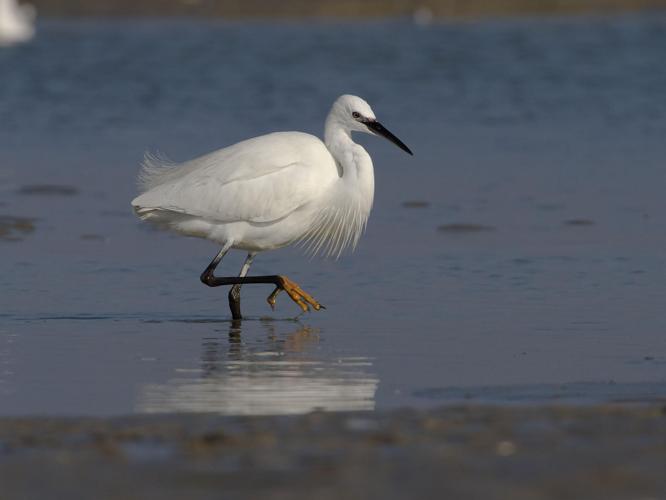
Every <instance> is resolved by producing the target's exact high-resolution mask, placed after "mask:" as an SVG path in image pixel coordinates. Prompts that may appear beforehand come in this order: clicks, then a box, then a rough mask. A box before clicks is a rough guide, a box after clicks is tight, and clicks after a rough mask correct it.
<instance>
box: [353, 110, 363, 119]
mask: <svg viewBox="0 0 666 500" xmlns="http://www.w3.org/2000/svg"><path fill="white" fill-rule="evenodd" d="M352 116H353V117H354V118H356V119H357V120H358V119H359V118H360V117H361V113H359V112H358V111H354V112H353V113H352Z"/></svg>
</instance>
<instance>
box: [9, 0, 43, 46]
mask: <svg viewBox="0 0 666 500" xmlns="http://www.w3.org/2000/svg"><path fill="white" fill-rule="evenodd" d="M34 21H35V8H34V7H33V6H32V5H25V4H24V5H19V4H18V3H17V2H16V0H0V46H2V45H12V44H15V43H20V42H26V41H28V40H30V39H31V38H32V37H33V36H34V35H35V27H34Z"/></svg>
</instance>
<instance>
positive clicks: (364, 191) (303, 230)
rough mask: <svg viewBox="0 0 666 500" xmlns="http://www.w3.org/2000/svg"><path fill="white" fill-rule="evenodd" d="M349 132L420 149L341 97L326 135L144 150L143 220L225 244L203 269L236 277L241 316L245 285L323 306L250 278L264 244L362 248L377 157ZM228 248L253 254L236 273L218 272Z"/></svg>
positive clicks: (288, 287) (234, 304)
mask: <svg viewBox="0 0 666 500" xmlns="http://www.w3.org/2000/svg"><path fill="white" fill-rule="evenodd" d="M351 132H365V133H369V134H374V135H380V136H383V137H385V138H387V139H388V140H390V141H391V142H393V143H394V144H396V145H397V146H398V147H400V148H401V149H403V150H404V151H406V152H407V153H409V154H412V152H411V151H410V150H409V148H408V147H407V146H405V145H404V144H403V143H402V142H401V141H400V140H399V139H398V138H397V137H396V136H394V135H393V134H392V133H391V132H389V131H388V130H386V129H385V128H384V127H383V126H382V125H381V124H380V123H379V122H378V121H377V119H376V118H375V114H374V113H373V112H372V109H371V108H370V106H369V105H368V103H367V102H365V101H364V100H363V99H361V98H360V97H356V96H352V95H343V96H341V97H339V98H338V99H337V100H336V101H335V102H334V103H333V107H332V108H331V111H330V113H329V115H328V117H327V118H326V126H325V131H324V142H322V141H321V140H320V139H319V138H317V137H315V136H313V135H310V134H305V133H302V132H275V133H272V134H267V135H263V136H259V137H254V138H252V139H248V140H246V141H242V142H239V143H237V144H234V145H232V146H229V147H226V148H223V149H219V150H217V151H214V152H212V153H209V154H207V155H204V156H201V157H199V158H195V159H193V160H190V161H187V162H184V163H182V164H173V163H169V162H168V161H165V160H163V159H161V158H158V157H155V156H152V155H146V157H145V159H144V162H143V164H142V169H141V173H140V175H139V183H140V186H141V188H142V190H143V194H141V195H140V196H138V197H137V198H135V199H134V200H132V206H133V207H134V211H135V213H136V214H137V215H138V216H139V217H140V218H141V219H143V220H147V221H150V222H153V223H156V224H159V225H163V226H166V227H168V228H169V229H172V230H174V231H176V232H178V233H181V234H184V235H187V236H197V237H201V238H207V239H209V240H212V241H214V242H216V243H218V244H220V245H222V249H221V250H220V251H219V253H218V254H217V255H216V256H215V258H214V259H213V260H212V261H211V263H210V264H209V265H208V267H207V268H206V269H205V270H204V272H203V273H202V274H201V278H200V279H201V281H202V282H203V283H204V284H206V285H208V286H211V287H214V286H221V285H233V287H232V288H231V291H230V292H229V307H230V309H231V313H232V316H233V318H234V319H241V313H240V287H241V285H242V284H246V283H271V284H274V285H275V290H274V291H273V292H272V293H271V294H270V295H269V296H268V303H269V304H270V306H271V307H273V308H274V306H275V298H276V296H277V294H278V293H279V292H280V291H281V290H284V291H286V292H287V294H288V295H289V297H291V299H292V300H293V301H294V302H296V303H297V304H298V305H299V306H300V308H301V309H302V310H303V311H304V312H305V311H308V310H309V306H312V307H313V308H314V309H315V310H319V309H320V308H322V307H323V306H322V305H321V304H319V302H317V301H316V300H315V299H314V298H313V297H312V296H311V295H309V294H308V293H306V292H305V291H303V290H302V289H301V288H300V287H299V286H298V285H297V284H296V283H294V282H293V281H291V280H289V279H288V278H287V277H286V276H281V275H272V276H246V275H247V272H248V270H249V268H250V265H251V263H252V260H253V259H254V257H255V255H256V254H257V253H258V252H262V251H266V250H273V249H276V248H281V247H284V246H287V245H290V244H293V243H297V242H301V243H302V244H304V245H305V246H306V247H307V248H308V249H309V250H310V252H311V253H313V254H315V253H322V254H325V255H328V256H335V257H338V256H339V255H340V254H341V252H342V251H343V250H344V249H346V248H352V249H353V248H354V247H355V246H356V243H357V242H358V240H359V238H360V236H361V233H362V232H363V230H364V229H365V225H366V222H367V220H368V216H369V215H370V209H371V208H372V201H373V197H374V189H375V179H374V170H373V166H372V160H371V158H370V155H369V154H368V153H367V151H366V150H365V149H364V148H363V147H362V146H360V145H359V144H356V143H355V142H354V141H353V140H352V137H351ZM230 249H240V250H245V251H247V252H248V255H247V258H246V260H245V263H244V264H243V267H242V268H241V271H240V274H239V276H238V277H216V276H214V274H213V272H214V270H215V268H216V267H217V265H218V264H219V263H220V261H221V260H222V258H223V257H224V256H225V254H226V253H227V252H228V251H229V250H230Z"/></svg>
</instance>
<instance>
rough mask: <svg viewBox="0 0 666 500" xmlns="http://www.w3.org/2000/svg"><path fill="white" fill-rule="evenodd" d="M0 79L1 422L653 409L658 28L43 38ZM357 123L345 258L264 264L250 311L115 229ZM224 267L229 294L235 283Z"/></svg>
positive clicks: (200, 263) (659, 234)
mask: <svg viewBox="0 0 666 500" xmlns="http://www.w3.org/2000/svg"><path fill="white" fill-rule="evenodd" d="M39 28H40V29H39V36H38V37H37V38H36V39H35V41H34V43H31V44H28V45H25V46H20V47H15V48H11V49H3V50H2V51H0V75H1V78H0V117H1V118H0V194H1V195H0V257H1V259H2V273H0V287H1V290H2V292H1V295H0V414H2V415H8V414H12V415H15V414H100V415H108V414H121V413H133V412H162V411H174V410H175V411H190V410H194V411H205V410H209V411H214V412H219V413H225V414H257V413H279V414H281V413H299V412H304V411H308V410H311V409H314V408H323V409H329V410H338V409H373V408H388V407H397V406H402V405H413V406H430V405H436V404H441V403H442V402H444V403H448V402H458V401H460V400H470V399H471V400H474V401H481V402H494V403H513V402H520V403H536V402H542V401H553V400H556V401H573V402H580V403H587V402H597V401H613V400H639V401H641V400H642V401H645V400H649V401H653V400H659V399H663V398H664V397H666V340H665V337H664V331H665V330H666V315H665V314H664V312H663V297H664V294H665V292H666V257H665V255H664V248H665V247H666V222H665V221H664V219H663V213H664V197H663V185H664V180H666V174H665V173H664V166H665V163H664V157H665V154H666V143H665V142H664V140H663V136H664V130H666V67H665V66H664V64H663V56H664V54H665V53H666V16H665V15H663V14H653V15H646V16H625V17H612V18H575V19H573V18H572V19H569V18H562V19H554V20H536V19H523V20H517V21H485V22H474V23H469V22H466V23H455V24H442V25H435V26H432V27H429V28H427V29H423V28H419V27H416V26H413V25H411V24H410V23H408V22H406V21H404V22H403V21H390V22H389V21H386V22H377V23H349V24H342V25H340V24H328V23H309V24H298V23H287V24H272V23H248V24H236V23H223V22H220V23H204V22H195V21H114V22H106V21H104V22H102V21H92V20H83V21H71V22H70V21H66V22H65V21H49V22H44V23H42V24H41V25H40V27H39ZM345 92H351V93H356V94H359V95H362V96H364V97H365V98H367V100H368V101H369V102H370V103H371V104H372V105H373V107H374V109H375V111H376V113H377V115H378V116H379V118H380V119H381V120H382V121H383V122H384V123H385V124H386V126H387V127H388V128H390V129H391V130H392V131H393V132H394V133H396V135H398V136H399V137H400V138H401V139H403V140H404V141H405V142H406V143H407V144H408V145H409V146H410V147H411V148H412V150H413V151H414V152H415V156H414V157H413V158H412V157H409V156H407V155H405V154H404V153H403V152H401V151H400V150H398V149H397V148H395V147H393V146H392V145H391V144H389V143H388V142H385V141H380V140H378V139H374V138H369V137H368V138H365V137H360V138H359V141H360V142H362V143H363V144H364V145H366V147H367V148H368V150H369V151H370V153H371V154H372V155H373V159H374V161H375V169H376V182H377V186H376V188H377V192H376V198H375V207H374V210H373V214H372V216H371V219H370V223H369V227H368V231H367V233H366V234H365V236H364V237H363V238H362V240H361V244H360V246H359V248H358V249H357V251H356V253H354V254H353V255H351V256H349V255H347V256H344V257H343V258H341V259H340V260H339V261H335V262H331V261H321V260H317V259H314V260H310V259H307V258H304V257H303V256H302V254H301V253H299V251H298V250H297V249H285V250H280V251H276V252H272V253H268V254H264V255H260V256H259V257H258V258H257V260H256V261H255V264H254V266H253V268H252V272H253V273H256V274H272V273H284V274H287V275H289V276H290V277H291V278H293V279H294V280H296V281H297V282H299V283H300V284H301V285H302V286H303V287H304V288H305V289H306V290H308V291H310V292H311V293H312V294H313V295H314V296H315V297H316V298H317V299H319V300H320V301H321V302H322V303H323V304H325V305H326V307H327V310H326V311H321V312H318V313H312V314H309V315H305V316H301V317H300V318H298V319H297V320H294V319H292V318H293V316H295V315H296V314H297V312H298V309H297V308H296V307H295V306H294V305H293V304H292V303H290V302H289V301H288V299H286V297H284V296H282V297H280V300H279V301H278V308H277V311H276V312H275V313H272V312H271V311H270V309H269V308H268V306H267V304H266V303H265V301H264V299H265V297H266V296H267V295H268V293H269V292H270V291H271V290H270V287H263V286H256V287H251V286H246V287H245V288H244V290H243V311H244V313H245V314H246V315H247V316H248V317H249V319H248V320H247V321H244V322H243V323H242V325H240V326H238V325H234V324H232V323H231V322H230V321H229V313H228V308H227V305H226V292H225V291H223V290H211V289H208V288H206V287H203V286H202V285H201V284H200V283H199V280H198V275H199V274H200V272H201V271H202V270H203V268H204V267H205V266H206V265H207V263H208V262H209V260H210V259H211V258H212V257H213V255H214V254H215V252H216V248H215V247H214V246H213V245H212V244H210V243H208V242H205V241H201V240H194V239H187V238H181V237H178V236H174V235H170V234H168V233H163V232H159V231H155V230H153V229H151V228H150V227H148V226H146V225H145V224H140V223H139V222H138V221H137V220H136V219H135V218H134V216H133V215H132V214H131V212H130V209H129V200H130V199H131V198H132V197H133V195H134V194H135V185H134V182H135V175H136V172H137V164H138V162H139V161H140V159H141V156H142V154H143V151H144V150H145V149H159V150H161V151H163V152H164V153H166V154H167V155H169V156H170V157H172V158H174V159H176V160H183V159H187V158H190V157H192V156H195V155H198V154H202V153H205V152H208V151H210V150H212V149H215V148H218V147H222V146H224V145H227V144H230V143H233V142H235V141H237V140H240V139H243V138H246V137H248V136H254V135H258V134H261V133H264V132H269V131H274V130H289V129H296V130H303V131H307V132H312V133H315V134H320V132H321V129H322V126H323V125H322V124H323V119H324V117H325V115H326V113H327V111H328V107H329V106H330V103H331V102H332V100H333V99H334V98H335V97H336V96H337V95H339V94H341V93H345ZM242 257H243V256H242V255H241V254H237V255H233V256H229V257H228V258H227V259H225V261H224V263H223V264H222V268H221V269H224V270H228V271H229V273H234V274H235V273H236V272H237V271H238V269H239V268H240V264H241V261H242Z"/></svg>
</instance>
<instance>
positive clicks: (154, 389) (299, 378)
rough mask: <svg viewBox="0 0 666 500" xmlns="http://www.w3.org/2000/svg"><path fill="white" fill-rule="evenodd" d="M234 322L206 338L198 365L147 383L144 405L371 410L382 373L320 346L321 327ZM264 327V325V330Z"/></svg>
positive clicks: (151, 408) (241, 411) (244, 411)
mask: <svg viewBox="0 0 666 500" xmlns="http://www.w3.org/2000/svg"><path fill="white" fill-rule="evenodd" d="M246 325H247V323H243V324H241V323H240V322H233V323H231V324H230V326H229V329H228V333H227V335H226V336H219V335H218V336H215V337H209V338H206V339H204V341H203V345H202V353H201V363H200V366H199V367H191V368H189V369H188V368H185V369H182V370H179V376H178V377H176V378H173V379H171V380H169V381H167V382H166V383H164V384H148V385H145V386H144V387H143V388H142V389H141V393H140V395H139V411H145V412H173V411H195V412H216V413H221V414H226V415H270V414H287V413H306V412H308V411H312V410H315V409H321V410H329V411H336V410H372V409H374V406H375V392H376V390H377V385H378V383H379V381H378V380H377V378H376V377H375V375H374V374H372V371H371V370H372V362H371V360H370V359H368V358H365V357H346V356H342V357H341V356H335V355H334V354H332V353H330V352H329V353H327V352H326V351H325V350H323V349H321V344H320V334H321V332H320V331H319V330H318V329H316V328H312V327H310V326H305V325H300V324H299V325H298V326H297V327H296V328H295V329H293V328H292V329H291V330H290V331H289V330H288V332H287V333H282V332H281V331H280V330H281V329H282V328H281V327H282V326H283V325H284V323H278V322H275V321H266V322H260V323H259V328H257V323H256V322H252V324H251V325H250V327H247V326H246ZM257 330H259V331H257Z"/></svg>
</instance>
